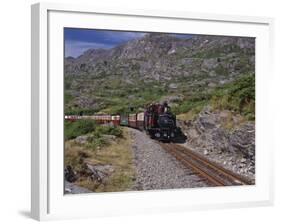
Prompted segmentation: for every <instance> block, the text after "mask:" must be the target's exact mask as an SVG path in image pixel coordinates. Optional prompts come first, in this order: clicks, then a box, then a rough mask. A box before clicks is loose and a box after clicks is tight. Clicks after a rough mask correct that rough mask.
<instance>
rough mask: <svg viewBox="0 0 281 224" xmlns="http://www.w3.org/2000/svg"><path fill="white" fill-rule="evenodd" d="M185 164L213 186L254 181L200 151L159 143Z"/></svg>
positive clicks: (244, 183)
mask: <svg viewBox="0 0 281 224" xmlns="http://www.w3.org/2000/svg"><path fill="white" fill-rule="evenodd" d="M159 144H160V145H161V146H162V148H163V149H165V150H166V151H167V152H169V153H170V154H172V155H173V156H174V157H176V159H177V160H179V161H180V162H181V163H182V164H183V165H184V166H186V167H189V168H191V169H192V170H194V171H195V173H196V174H198V175H199V176H201V177H202V178H203V179H204V180H206V181H207V182H208V183H209V184H211V185H212V186H233V185H252V184H253V183H252V181H251V180H249V179H247V178H245V177H243V176H240V175H238V174H236V173H233V172H232V171H230V170H227V169H225V168H223V167H222V166H220V165H218V164H217V163H214V162H212V161H210V160H208V159H206V158H205V157H203V156H201V155H199V154H198V153H196V152H194V151H192V150H190V149H188V148H185V147H183V146H180V145H177V144H172V143H159Z"/></svg>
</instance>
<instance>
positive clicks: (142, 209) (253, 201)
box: [31, 3, 274, 220]
mask: <svg viewBox="0 0 281 224" xmlns="http://www.w3.org/2000/svg"><path fill="white" fill-rule="evenodd" d="M31 8H32V10H31V12H32V40H31V42H32V115H31V116H32V149H31V154H32V169H31V176H32V184H31V195H32V197H31V214H32V217H33V218H34V219H37V220H50V219H61V218H63V219H65V218H81V217H99V216H112V215H126V214H139V213H153V212H167V211H186V210H190V209H206V208H225V207H247V206H260V205H271V204H272V203H273V184H272V182H273V164H272V163H273V155H272V154H273V152H272V148H273V147H271V145H270V144H271V143H270V142H271V141H270V132H269V131H270V126H269V124H268V122H270V111H271V109H272V108H269V107H268V105H267V101H268V99H267V94H266V91H267V90H269V88H270V81H271V77H272V76H273V74H272V70H271V68H272V65H271V61H272V49H273V23H274V21H273V19H271V18H262V17H248V16H232V15H215V14H205V13H191V12H180V11H178V12H168V11H154V10H153V11H149V10H129V11H128V10H126V9H97V8H96V7H94V6H79V5H63V4H50V3H38V4H35V5H32V7H31ZM63 27H81V28H103V29H111V30H133V31H157V32H158V31H159V32H174V33H196V34H213V35H233V36H235V35H236V36H252V37H256V99H257V103H256V117H257V119H256V148H257V153H256V184H255V185H254V186H246V187H227V188H204V189H203V188H200V189H180V190H165V191H142V192H122V193H100V194H83V195H71V196H69V195H68V196H66V195H64V194H63V187H62V186H63V180H64V179H63V145H62V143H63V129H62V128H63V126H62V124H63V123H62V120H63V115H62V114H63V113H62V112H63V109H62V108H63V103H62V102H63V96H62V95H63V94H62V91H63V85H62V84H63V72H62V71H63V57H62V56H63V36H62V35H63V32H62V30H63V29H62V28H63ZM60 170H61V171H60Z"/></svg>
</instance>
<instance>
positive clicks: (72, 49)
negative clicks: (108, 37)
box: [65, 40, 113, 57]
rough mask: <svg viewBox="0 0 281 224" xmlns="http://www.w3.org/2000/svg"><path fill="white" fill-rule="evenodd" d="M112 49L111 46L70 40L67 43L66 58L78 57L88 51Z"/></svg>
mask: <svg viewBox="0 0 281 224" xmlns="http://www.w3.org/2000/svg"><path fill="white" fill-rule="evenodd" d="M112 47H113V46H112V45H109V44H102V43H94V42H83V41H72V40H68V41H65V56H66V57H68V56H72V57H77V56H79V55H81V54H83V52H85V51H86V50H88V49H99V48H103V49H108V48H112Z"/></svg>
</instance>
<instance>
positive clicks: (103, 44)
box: [64, 28, 145, 57]
mask: <svg viewBox="0 0 281 224" xmlns="http://www.w3.org/2000/svg"><path fill="white" fill-rule="evenodd" d="M144 35H145V33H141V32H117V31H104V30H92V29H77V28H65V29H64V39H65V56H66V57H68V56H72V57H77V56H79V55H81V54H82V53H83V52H84V51H86V50H88V49H98V48H105V49H108V48H112V47H115V46H117V45H119V44H122V43H125V42H127V41H129V40H132V39H136V38H141V37H143V36H144Z"/></svg>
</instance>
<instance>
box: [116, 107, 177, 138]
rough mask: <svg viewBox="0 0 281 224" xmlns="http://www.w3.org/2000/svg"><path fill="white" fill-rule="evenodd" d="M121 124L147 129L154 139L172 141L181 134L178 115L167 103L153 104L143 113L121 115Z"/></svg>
mask: <svg viewBox="0 0 281 224" xmlns="http://www.w3.org/2000/svg"><path fill="white" fill-rule="evenodd" d="M120 125H123V126H128V127H132V128H137V129H140V130H145V131H146V133H147V134H149V135H150V137H151V138H152V139H157V140H161V141H172V140H173V139H174V138H176V137H177V135H178V134H179V129H178V128H177V126H176V116H175V115H174V114H172V112H171V108H170V107H169V106H168V104H167V103H164V104H151V105H149V106H147V108H146V110H145V111H144V112H141V113H135V114H129V115H121V116H120Z"/></svg>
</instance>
